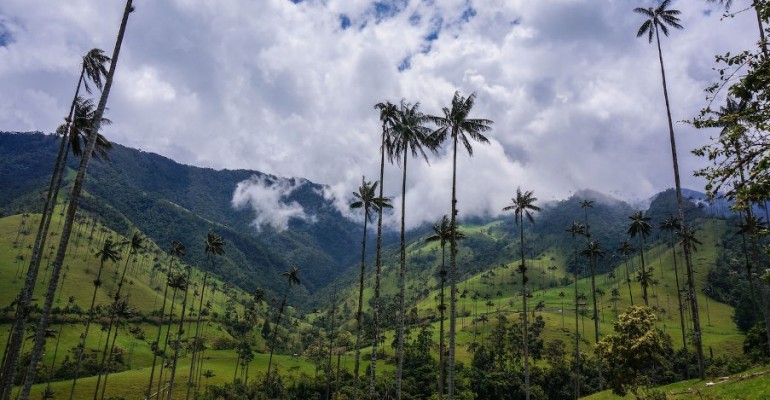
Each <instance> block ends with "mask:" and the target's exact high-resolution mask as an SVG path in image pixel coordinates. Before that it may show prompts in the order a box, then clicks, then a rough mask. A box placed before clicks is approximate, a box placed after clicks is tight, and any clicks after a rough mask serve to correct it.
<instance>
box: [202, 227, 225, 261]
mask: <svg viewBox="0 0 770 400" xmlns="http://www.w3.org/2000/svg"><path fill="white" fill-rule="evenodd" d="M204 251H205V253H206V255H210V254H214V255H218V256H221V255H223V254H225V240H224V239H222V236H219V235H217V234H216V233H214V231H212V230H210V231H209V232H208V234H206V242H205V249H204Z"/></svg>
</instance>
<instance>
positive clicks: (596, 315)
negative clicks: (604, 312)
mask: <svg viewBox="0 0 770 400" xmlns="http://www.w3.org/2000/svg"><path fill="white" fill-rule="evenodd" d="M589 257H590V260H589V261H590V264H591V292H592V293H593V296H592V297H593V302H594V316H593V317H594V339H595V342H594V343H599V308H598V307H597V306H596V256H595V255H593V254H591V255H590V256H589Z"/></svg>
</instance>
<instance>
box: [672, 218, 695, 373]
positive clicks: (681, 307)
mask: <svg viewBox="0 0 770 400" xmlns="http://www.w3.org/2000/svg"><path fill="white" fill-rule="evenodd" d="M671 257H672V258H673V259H674V281H676V300H677V303H678V305H679V323H680V324H681V326H682V352H684V359H685V360H687V359H688V357H687V329H686V328H685V324H684V304H682V290H681V288H680V287H679V268H678V267H677V264H676V244H675V243H674V230H673V229H672V230H671ZM687 364H688V362H685V366H684V375H685V377H686V378H687V379H688V380H689V379H690V366H689V365H687Z"/></svg>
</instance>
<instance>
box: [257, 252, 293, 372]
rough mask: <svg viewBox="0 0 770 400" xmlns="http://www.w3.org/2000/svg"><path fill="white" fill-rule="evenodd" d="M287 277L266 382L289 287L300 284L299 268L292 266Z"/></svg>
mask: <svg viewBox="0 0 770 400" xmlns="http://www.w3.org/2000/svg"><path fill="white" fill-rule="evenodd" d="M281 275H283V277H284V278H286V290H284V292H283V300H281V306H280V307H278V315H277V316H276V317H275V325H274V328H273V338H272V340H270V357H269V358H268V359H267V374H266V375H265V383H267V382H269V381H270V368H271V367H272V366H273V351H274V350H275V340H276V338H277V336H278V325H280V323H281V316H283V310H284V308H285V307H286V297H287V296H288V295H289V289H291V287H292V286H294V285H299V284H300V280H299V269H298V268H297V267H291V269H289V270H288V271H286V272H284V273H282V274H281Z"/></svg>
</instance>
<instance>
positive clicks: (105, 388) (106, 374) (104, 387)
mask: <svg viewBox="0 0 770 400" xmlns="http://www.w3.org/2000/svg"><path fill="white" fill-rule="evenodd" d="M116 318H118V319H119V318H120V317H119V316H116ZM118 322H119V320H118ZM118 327H119V325H117V322H116V325H115V333H114V334H113V336H112V346H110V352H109V354H107V360H108V361H107V362H109V360H111V359H112V355H113V354H114V352H115V342H117V340H118ZM109 341H110V335H109V332H107V343H109ZM102 363H104V361H102ZM101 369H104V367H102V368H101ZM109 377H110V370H109V366H108V367H107V370H106V371H105V373H104V385H102V388H101V389H102V394H101V397H100V399H101V400H104V394H105V393H106V392H107V378H109ZM98 390H99V386H98V385H97V386H96V391H94V400H96V392H97V391H98Z"/></svg>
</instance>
